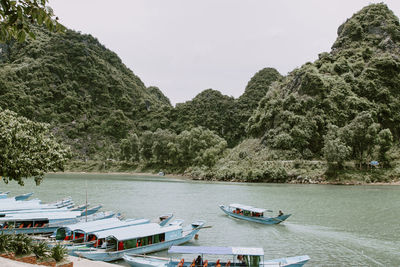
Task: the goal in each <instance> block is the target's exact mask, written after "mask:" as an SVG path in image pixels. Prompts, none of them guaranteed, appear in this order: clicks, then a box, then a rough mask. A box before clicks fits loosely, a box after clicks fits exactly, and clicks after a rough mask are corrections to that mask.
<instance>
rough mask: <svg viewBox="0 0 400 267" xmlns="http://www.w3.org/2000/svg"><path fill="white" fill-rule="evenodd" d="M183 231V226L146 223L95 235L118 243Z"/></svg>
mask: <svg viewBox="0 0 400 267" xmlns="http://www.w3.org/2000/svg"><path fill="white" fill-rule="evenodd" d="M179 229H182V226H178V225H171V226H163V227H162V226H160V225H159V224H158V223H146V224H141V225H132V226H128V227H123V228H117V229H110V230H106V231H102V232H98V233H94V234H95V235H96V236H97V238H98V239H100V238H102V237H109V238H115V239H116V240H118V241H124V240H130V239H135V238H141V237H146V236H151V235H158V234H162V233H167V232H171V231H176V230H179Z"/></svg>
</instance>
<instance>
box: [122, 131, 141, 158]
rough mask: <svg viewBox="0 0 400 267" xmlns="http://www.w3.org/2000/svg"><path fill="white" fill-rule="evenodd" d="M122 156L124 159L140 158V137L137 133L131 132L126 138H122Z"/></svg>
mask: <svg viewBox="0 0 400 267" xmlns="http://www.w3.org/2000/svg"><path fill="white" fill-rule="evenodd" d="M120 157H121V159H123V160H132V161H138V160H139V138H138V136H137V135H136V134H135V133H132V132H131V133H129V134H128V137H127V138H126V139H122V140H121V153H120Z"/></svg>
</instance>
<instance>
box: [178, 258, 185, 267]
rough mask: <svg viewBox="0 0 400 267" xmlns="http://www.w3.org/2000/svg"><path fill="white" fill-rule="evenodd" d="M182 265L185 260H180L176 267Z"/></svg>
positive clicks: (181, 266)
mask: <svg viewBox="0 0 400 267" xmlns="http://www.w3.org/2000/svg"><path fill="white" fill-rule="evenodd" d="M184 263H185V259H181V261H180V262H179V263H178V265H177V267H183V264H184Z"/></svg>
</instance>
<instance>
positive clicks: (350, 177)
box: [49, 161, 400, 185]
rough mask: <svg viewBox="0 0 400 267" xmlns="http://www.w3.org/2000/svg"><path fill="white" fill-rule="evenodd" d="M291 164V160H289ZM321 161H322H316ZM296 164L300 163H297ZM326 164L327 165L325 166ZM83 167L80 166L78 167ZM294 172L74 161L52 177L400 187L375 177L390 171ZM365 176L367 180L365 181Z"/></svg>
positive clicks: (390, 181) (393, 179)
mask: <svg viewBox="0 0 400 267" xmlns="http://www.w3.org/2000/svg"><path fill="white" fill-rule="evenodd" d="M285 162H288V161H285ZM312 162H314V163H315V162H318V163H321V162H319V161H312ZM295 164H298V162H296V163H295ZM325 165H326V163H325ZM78 166H79V167H78ZM292 171H293V170H290V169H287V170H286V172H287V173H288V174H290V176H291V177H288V179H287V180H285V181H275V182H268V181H251V180H248V179H239V178H231V179H217V178H216V177H211V178H210V177H208V178H207V177H199V176H196V175H193V173H184V174H182V173H174V172H164V170H159V171H156V170H150V169H145V170H143V169H138V168H136V169H134V168H132V169H129V168H127V167H126V164H121V162H116V161H112V162H101V161H90V162H77V161H74V162H72V163H70V164H68V166H67V168H66V169H65V171H63V172H52V173H49V174H56V175H57V174H109V175H132V176H152V177H160V178H161V177H165V178H174V179H181V180H191V181H215V182H235V183H282V184H322V185H400V179H398V178H397V179H396V178H392V179H390V180H388V179H386V181H382V180H381V179H377V178H374V177H380V176H382V173H383V172H388V170H387V169H370V170H368V171H354V170H351V171H350V170H349V171H348V172H343V173H342V174H338V175H337V178H335V179H332V178H329V179H328V178H326V176H325V175H324V173H323V172H318V173H319V174H318V175H316V173H308V174H307V173H306V172H304V170H303V172H302V173H301V175H300V174H299V173H298V175H296V174H294V173H293V172H292ZM159 172H163V173H164V175H159ZM361 177H363V178H362V179H361Z"/></svg>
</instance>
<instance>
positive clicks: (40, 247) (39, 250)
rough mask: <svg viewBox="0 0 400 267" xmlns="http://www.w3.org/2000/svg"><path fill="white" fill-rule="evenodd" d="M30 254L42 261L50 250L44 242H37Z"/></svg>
mask: <svg viewBox="0 0 400 267" xmlns="http://www.w3.org/2000/svg"><path fill="white" fill-rule="evenodd" d="M32 252H33V253H34V254H35V256H36V258H38V259H42V258H46V257H47V256H48V253H49V252H50V249H49V246H48V245H47V244H46V243H45V242H39V243H37V244H34V245H33V247H32Z"/></svg>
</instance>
